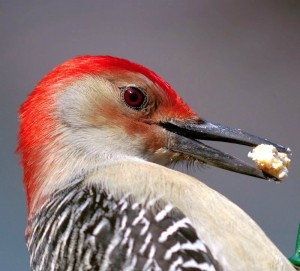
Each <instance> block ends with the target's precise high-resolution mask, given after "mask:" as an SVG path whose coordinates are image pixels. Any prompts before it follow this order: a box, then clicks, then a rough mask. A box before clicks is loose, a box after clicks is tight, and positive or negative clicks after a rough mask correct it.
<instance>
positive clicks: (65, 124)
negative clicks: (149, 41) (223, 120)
mask: <svg viewBox="0 0 300 271" xmlns="http://www.w3.org/2000/svg"><path fill="white" fill-rule="evenodd" d="M19 112H20V121H21V124H20V131H19V147H18V151H19V152H20V154H21V158H22V165H23V168H24V185H25V188H26V194H27V202H28V210H29V212H30V210H31V209H32V206H33V205H34V204H36V198H42V197H43V196H46V195H47V194H49V193H50V191H51V189H52V190H54V189H56V188H57V187H59V185H61V184H62V183H65V182H67V180H69V179H70V177H71V176H73V177H74V176H76V175H77V174H82V173H84V172H85V171H89V170H93V169H94V168H97V167H98V166H99V165H102V166H103V165H106V164H109V163H115V162H116V161H130V160H135V161H145V160H146V161H150V162H155V163H158V164H161V165H169V164H171V163H172V162H176V161H181V160H196V161H200V162H202V163H206V164H209V165H213V166H217V167H220V168H224V169H227V170H231V171H234V172H238V173H242V174H246V175H251V176H254V177H258V178H264V179H267V178H272V176H270V175H268V174H266V173H264V172H262V171H260V170H258V169H256V168H254V167H252V166H250V165H248V164H246V163H245V162H243V161H241V160H239V159H237V158H235V157H233V156H230V155H228V154H226V153H223V152H221V151H219V150H217V149H214V148H212V147H209V146H208V145H206V144H204V143H203V142H202V141H203V140H213V141H224V142H230V143H237V144H243V145H248V146H256V145H258V144H262V143H264V144H272V145H274V146H275V147H276V148H277V149H278V150H279V151H281V152H288V150H287V149H286V148H284V147H282V146H280V145H277V144H274V143H271V142H269V141H267V140H265V139H262V138H259V137H256V136H253V135H250V134H248V133H245V132H243V131H241V130H240V129H232V128H229V127H227V126H223V125H221V124H218V123H214V122H209V121H207V120H205V119H203V118H201V117H199V116H198V115H197V114H195V113H194V112H193V111H192V110H191V109H190V107H189V106H188V105H187V104H185V103H184V102H183V100H182V99H181V98H180V97H179V96H178V95H177V93H176V92H175V91H174V90H173V89H172V87H171V86H170V85H169V84H168V83H166V82H165V81H164V80H163V79H161V78H160V77H159V76H158V75H156V74H155V73H154V72H152V71H150V70H148V69H147V68H145V67H143V66H141V65H139V64H135V63H132V62H130V61H128V60H124V59H120V58H115V57H110V56H83V57H76V58H73V59H71V60H68V61H66V62H65V63H63V64H62V65H60V66H57V67H56V68H54V69H53V70H52V71H51V72H50V73H49V74H48V75H46V76H45V77H44V79H42V80H41V81H40V82H39V83H38V85H37V86H36V88H35V89H34V90H33V92H32V93H31V94H30V95H29V97H28V98H27V100H26V101H25V102H24V103H23V104H22V106H21V107H20V111H19ZM273 179H275V180H276V178H273ZM45 191H46V192H45Z"/></svg>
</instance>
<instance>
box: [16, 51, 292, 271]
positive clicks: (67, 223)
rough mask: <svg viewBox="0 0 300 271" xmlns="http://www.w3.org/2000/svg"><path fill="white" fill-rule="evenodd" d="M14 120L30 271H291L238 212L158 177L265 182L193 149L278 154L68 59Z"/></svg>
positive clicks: (234, 163)
mask: <svg viewBox="0 0 300 271" xmlns="http://www.w3.org/2000/svg"><path fill="white" fill-rule="evenodd" d="M20 120H21V125H20V132H19V148H18V150H19V152H20V154H21V158H22V165H23V168H24V185H25V189H26V195H27V203H28V227H27V230H26V238H27V246H28V249H29V252H30V264H31V267H32V269H33V270H36V271H38V270H41V271H45V270H128V271H130V270H164V271H165V270H170V271H171V270H174V271H175V270H202V271H204V270H207V271H208V270H209V271H212V270H216V271H217V270H230V271H234V270H237V271H241V270H251V271H255V270H260V271H261V270H263V271H267V270H272V271H275V270H293V267H292V266H291V264H290V263H289V261H288V260H287V259H286V258H285V257H284V256H283V255H282V254H281V252H280V251H279V250H278V249H277V248H276V247H275V246H274V245H273V243H272V242H271V241H270V240H269V239H268V238H267V237H266V235H265V234H264V232H263V231H262V230H261V229H260V228H259V227H258V226H257V225H256V224H255V222H253V220H251V219H250V218H249V217H248V216H247V215H246V214H245V213H244V212H243V211H242V210H241V209H239V208H238V207H237V206H236V205H234V204H233V203H232V202H230V201H229V200H228V199H226V198H225V197H224V196H222V195H220V194H219V193H217V192H216V191H213V190H212V189H210V188H209V187H207V186H206V185H204V184H203V183H201V182H200V181H199V180H196V179H194V178H192V177H190V176H187V175H185V174H183V173H180V172H177V171H174V170H171V169H169V168H167V167H165V166H167V165H169V164H171V163H173V162H176V161H182V160H187V161H199V162H201V163H206V164H209V165H214V166H217V167H221V168H224V169H227V170H231V171H235V172H239V173H242V174H247V175H251V176H255V177H259V178H265V179H268V178H271V176H270V175H268V174H266V173H264V172H262V171H260V170H258V169H256V168H254V167H252V166H249V165H248V164H246V163H245V162H243V161H241V160H239V159H237V158H235V157H233V156H230V155H228V154H225V153H223V152H221V151H219V150H217V149H214V148H211V147H209V146H208V145H205V144H203V143H202V142H201V141H200V140H218V141H225V142H231V143H238V144H244V145H248V146H256V145H258V144H261V143H267V144H272V145H274V146H275V147H276V148H277V149H278V150H280V151H282V152H288V150H287V149H286V148H284V147H282V146H280V145H277V144H273V143H270V142H269V141H267V140H264V139H261V138H258V137H256V136H252V135H250V134H247V133H245V132H243V131H241V130H239V129H232V128H229V127H226V126H222V125H220V124H217V123H212V122H208V121H206V120H204V119H202V118H200V117H198V116H197V115H196V114H195V113H193V111H192V110H191V109H190V108H189V107H188V106H187V105H186V104H185V103H184V102H183V101H182V99H181V98H180V97H179V96H178V95H177V94H176V93H175V91H174V90H173V89H172V88H171V87H170V85H168V84H167V83H166V82H165V81H163V80H162V79H161V78H160V77H159V76H157V75H156V74H155V73H153V72H152V71H150V70H148V69H146V68H145V67H142V66H140V65H138V64H135V63H132V62H129V61H127V60H124V59H119V58H114V57H109V56H84V57H77V58H74V59H71V60H69V61H67V62H65V63H64V64H62V65H60V66H58V67H56V68H54V69H53V70H52V71H51V72H50V73H49V74H48V75H47V76H46V77H45V78H44V79H43V80H42V81H41V82H39V84H38V85H37V86H36V88H35V89H34V91H33V92H32V93H31V94H30V95H29V97H28V99H27V100H26V101H25V103H24V104H23V105H22V106H21V108H20ZM273 179H274V180H275V181H276V178H273Z"/></svg>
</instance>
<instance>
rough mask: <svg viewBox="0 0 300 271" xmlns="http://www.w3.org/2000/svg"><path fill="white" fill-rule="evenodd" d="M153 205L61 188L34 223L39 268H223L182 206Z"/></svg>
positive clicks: (32, 242)
mask: <svg viewBox="0 0 300 271" xmlns="http://www.w3.org/2000/svg"><path fill="white" fill-rule="evenodd" d="M152 207H153V206H152V204H137V203H133V204H132V203H131V201H130V200H129V197H124V198H123V199H121V200H118V201H117V200H115V199H114V198H113V197H112V196H111V195H108V194H106V193H105V192H104V191H99V190H98V189H96V188H89V189H82V188H80V187H79V186H76V187H73V189H66V190H64V191H59V192H57V193H55V194H54V195H53V196H52V197H51V199H50V200H48V201H47V202H46V203H45V204H44V205H43V207H42V208H41V211H40V212H39V213H38V214H37V215H36V216H35V217H34V218H33V219H32V220H31V221H30V224H29V227H30V235H29V236H28V238H27V245H28V247H29V251H30V254H31V266H32V268H33V270H36V271H42V270H43V271H47V270H101V271H104V270H124V271H125V270H127V271H152V270H153V271H156V270H157V271H159V270H162V271H167V270H169V271H186V270H195V271H196V270H201V271H213V270H215V271H218V270H221V268H220V266H219V265H218V263H217V262H216V260H215V259H214V258H213V256H212V254H211V253H210V251H209V249H208V247H207V246H206V245H205V244H204V243H203V242H202V241H201V240H200V239H199V238H198V236H197V234H196V231H195V229H194V228H193V226H192V225H191V223H190V221H189V220H188V219H187V218H186V217H185V216H184V215H183V214H182V213H181V212H180V211H179V210H176V209H174V208H173V207H172V206H171V205H166V206H165V207H164V208H162V209H161V210H160V211H156V212H154V211H153V208H152Z"/></svg>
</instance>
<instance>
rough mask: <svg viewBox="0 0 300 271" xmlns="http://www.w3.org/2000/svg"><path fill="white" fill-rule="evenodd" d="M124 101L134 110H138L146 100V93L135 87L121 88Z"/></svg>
mask: <svg viewBox="0 0 300 271" xmlns="http://www.w3.org/2000/svg"><path fill="white" fill-rule="evenodd" d="M121 90H122V98H123V100H124V102H125V103H126V104H127V105H128V106H129V107H131V108H133V109H135V110H140V109H142V108H143V106H144V105H145V104H146V102H147V96H146V93H145V92H144V91H143V90H141V89H139V88H137V87H126V88H121Z"/></svg>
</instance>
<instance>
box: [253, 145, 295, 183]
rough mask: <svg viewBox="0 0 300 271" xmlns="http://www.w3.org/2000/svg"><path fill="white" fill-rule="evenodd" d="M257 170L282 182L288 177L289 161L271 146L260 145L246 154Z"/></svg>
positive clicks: (285, 155) (286, 156)
mask: <svg viewBox="0 0 300 271" xmlns="http://www.w3.org/2000/svg"><path fill="white" fill-rule="evenodd" d="M248 157H249V158H251V159H252V160H253V161H254V162H255V163H256V166H257V168H258V169H260V170H262V171H264V172H267V173H269V174H270V175H272V176H274V177H276V178H278V179H280V180H283V179H284V178H286V177H287V176H288V168H289V166H290V162H291V159H290V158H289V157H288V155H287V154H286V153H283V152H278V151H277V149H276V148H275V147H274V146H272V145H266V144H261V145H258V146H257V147H255V148H254V149H253V150H252V151H250V152H249V153H248Z"/></svg>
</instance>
